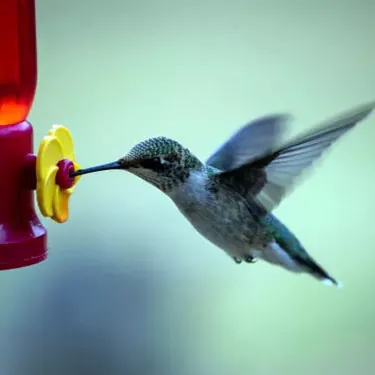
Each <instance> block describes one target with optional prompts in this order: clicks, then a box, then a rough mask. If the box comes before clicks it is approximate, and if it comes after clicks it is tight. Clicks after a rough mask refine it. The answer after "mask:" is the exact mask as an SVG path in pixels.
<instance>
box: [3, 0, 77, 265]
mask: <svg viewBox="0 0 375 375" xmlns="http://www.w3.org/2000/svg"><path fill="white" fill-rule="evenodd" d="M36 85H37V53H36V22H35V0H0V270H6V269H13V268H19V267H25V266H29V265H32V264H36V263H39V262H41V261H43V260H44V259H46V257H47V231H46V229H45V228H44V227H43V225H42V224H41V222H40V220H39V218H38V216H37V214H36V212H35V206H34V191H36V197H37V203H38V206H39V209H40V211H41V213H42V215H43V216H46V217H49V218H51V219H52V220H54V221H56V222H59V223H62V222H65V221H66V220H67V219H68V214H69V211H68V203H69V197H70V196H71V194H72V192H73V191H74V188H75V186H74V185H75V183H76V181H78V178H71V177H70V176H69V173H70V172H72V171H74V170H77V169H79V166H78V164H77V162H76V160H75V156H74V147H73V140H72V137H71V134H70V132H69V130H68V129H67V128H65V127H64V126H61V125H54V126H53V127H52V129H51V130H50V132H49V133H48V135H47V136H46V137H44V139H43V140H42V142H41V143H40V146H39V149H38V153H37V154H34V153H33V127H32V125H31V124H30V122H28V121H27V116H28V114H29V112H30V109H31V107H32V104H33V100H34V95H35V91H36Z"/></svg>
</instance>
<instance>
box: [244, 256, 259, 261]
mask: <svg viewBox="0 0 375 375" xmlns="http://www.w3.org/2000/svg"><path fill="white" fill-rule="evenodd" d="M257 260H258V259H257V258H254V257H253V256H251V255H247V256H246V258H245V262H246V263H256V262H257Z"/></svg>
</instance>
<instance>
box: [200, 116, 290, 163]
mask: <svg viewBox="0 0 375 375" xmlns="http://www.w3.org/2000/svg"><path fill="white" fill-rule="evenodd" d="M290 119H291V117H290V116H289V115H286V114H277V115H269V116H265V117H261V118H258V119H256V120H254V121H252V122H250V123H248V124H247V125H245V126H243V127H242V128H241V129H240V130H239V131H237V132H236V133H235V134H234V135H233V136H232V137H231V138H229V139H228V140H227V141H226V142H225V143H224V144H223V145H222V146H220V147H219V148H218V149H217V150H216V151H215V152H214V153H213V154H212V155H211V156H210V157H209V159H208V160H207V162H206V164H207V165H210V166H212V167H214V168H217V169H220V170H230V169H234V168H237V167H239V166H241V165H243V164H245V163H249V162H250V161H252V160H254V159H255V158H258V157H260V156H262V155H265V154H268V153H269V152H271V151H272V150H274V149H275V147H276V143H277V142H278V141H279V140H280V138H281V134H282V133H283V132H284V130H285V129H286V125H287V122H289V121H290Z"/></svg>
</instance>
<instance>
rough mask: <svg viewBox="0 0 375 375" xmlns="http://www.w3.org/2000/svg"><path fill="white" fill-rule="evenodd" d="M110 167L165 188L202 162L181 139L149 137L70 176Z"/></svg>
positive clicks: (167, 188) (181, 178)
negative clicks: (122, 153) (111, 159)
mask: <svg viewBox="0 0 375 375" xmlns="http://www.w3.org/2000/svg"><path fill="white" fill-rule="evenodd" d="M111 169H122V170H125V171H128V172H130V173H133V174H135V175H136V176H138V177H140V178H142V179H143V180H145V181H147V182H149V183H151V184H152V185H154V186H156V187H157V188H159V189H160V190H162V191H164V192H168V191H170V190H172V189H173V188H174V187H176V186H178V185H179V184H180V183H183V182H185V181H186V180H187V179H188V178H189V175H190V173H191V172H192V171H195V170H203V169H204V165H203V163H202V162H201V161H200V160H199V159H198V158H197V157H196V156H194V155H193V154H192V153H191V152H190V151H189V150H188V149H186V148H184V147H183V146H182V145H181V144H180V143H178V142H176V141H174V140H172V139H169V138H165V137H156V138H150V139H147V140H145V141H143V142H140V143H138V144H137V145H135V146H134V147H133V148H132V149H131V150H130V151H129V152H128V153H127V154H126V155H125V156H123V157H122V158H120V159H118V160H117V161H115V162H112V163H107V164H102V165H98V166H95V167H91V168H85V169H80V170H78V171H75V172H73V173H71V175H70V176H71V177H75V176H79V175H83V174H87V173H93V172H99V171H104V170H111Z"/></svg>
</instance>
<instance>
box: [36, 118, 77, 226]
mask: <svg viewBox="0 0 375 375" xmlns="http://www.w3.org/2000/svg"><path fill="white" fill-rule="evenodd" d="M77 169H80V166H79V165H78V164H77V162H76V160H75V155H74V144H73V139H72V136H71V134H70V132H69V130H68V129H67V128H66V127H64V126H62V125H54V126H53V127H52V129H51V130H50V131H49V133H48V136H46V137H44V139H43V140H42V142H41V144H40V146H39V151H38V154H37V158H36V194H37V200H38V205H39V209H40V211H41V213H42V214H43V215H44V216H46V217H50V218H51V219H53V220H55V221H57V222H58V223H63V222H65V221H66V220H67V219H68V217H69V198H70V196H71V194H72V193H73V191H74V189H75V186H74V184H75V183H76V182H77V181H78V180H79V177H75V178H72V177H70V176H69V172H70V171H72V170H77Z"/></svg>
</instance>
